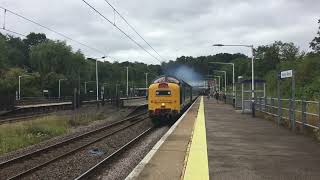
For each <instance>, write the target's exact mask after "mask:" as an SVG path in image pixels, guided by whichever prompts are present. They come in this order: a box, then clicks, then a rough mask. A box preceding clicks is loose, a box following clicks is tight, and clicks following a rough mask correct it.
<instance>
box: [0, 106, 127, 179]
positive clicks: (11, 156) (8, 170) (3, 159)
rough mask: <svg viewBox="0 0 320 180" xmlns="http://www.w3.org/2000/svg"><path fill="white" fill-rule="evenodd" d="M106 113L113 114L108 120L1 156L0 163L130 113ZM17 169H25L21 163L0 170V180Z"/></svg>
mask: <svg viewBox="0 0 320 180" xmlns="http://www.w3.org/2000/svg"><path fill="white" fill-rule="evenodd" d="M106 111H107V110H106ZM107 112H108V113H112V112H113V113H112V116H110V117H109V118H107V119H105V120H103V121H97V122H94V123H92V124H91V125H90V126H85V127H79V128H77V129H75V130H73V131H72V132H71V133H70V134H67V135H64V136H60V137H56V138H53V139H50V140H48V141H45V142H42V143H39V144H36V145H33V146H30V147H27V148H24V149H21V150H18V151H15V152H11V153H8V154H6V155H3V156H2V157H0V162H3V161H5V160H8V159H11V158H13V157H18V156H20V155H23V154H26V153H29V152H33V151H35V150H37V149H39V148H43V147H47V146H49V145H52V144H55V143H57V142H60V141H63V140H66V139H69V138H72V137H75V136H77V135H79V134H82V133H84V132H87V131H90V130H94V129H97V128H99V127H101V126H102V125H105V124H110V123H111V121H112V122H113V121H117V120H121V119H122V118H123V117H124V116H126V115H127V114H128V113H129V112H130V110H128V109H126V110H121V111H117V112H115V111H114V109H111V108H110V109H109V110H108V111H107ZM50 156H51V155H50ZM48 158H49V156H48ZM19 168H22V169H26V166H24V165H23V163H21V164H17V165H16V166H11V167H6V168H3V169H1V170H0V174H1V177H0V179H4V178H5V177H6V176H5V174H8V173H9V174H12V173H15V172H16V170H17V169H19Z"/></svg>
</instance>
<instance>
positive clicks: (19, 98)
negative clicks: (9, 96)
mask: <svg viewBox="0 0 320 180" xmlns="http://www.w3.org/2000/svg"><path fill="white" fill-rule="evenodd" d="M26 76H29V75H21V76H19V90H18V92H19V96H18V100H21V78H22V77H26Z"/></svg>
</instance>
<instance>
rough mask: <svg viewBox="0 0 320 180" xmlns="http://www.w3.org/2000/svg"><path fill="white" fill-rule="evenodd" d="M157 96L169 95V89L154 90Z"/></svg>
mask: <svg viewBox="0 0 320 180" xmlns="http://www.w3.org/2000/svg"><path fill="white" fill-rule="evenodd" d="M156 95H157V96H170V95H171V91H156Z"/></svg>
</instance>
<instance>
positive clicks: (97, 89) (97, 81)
mask: <svg viewBox="0 0 320 180" xmlns="http://www.w3.org/2000/svg"><path fill="white" fill-rule="evenodd" d="M104 58H106V57H105V56H102V57H101V58H100V59H104ZM87 59H90V60H95V61H96V86H97V87H96V91H97V101H99V78H98V58H87Z"/></svg>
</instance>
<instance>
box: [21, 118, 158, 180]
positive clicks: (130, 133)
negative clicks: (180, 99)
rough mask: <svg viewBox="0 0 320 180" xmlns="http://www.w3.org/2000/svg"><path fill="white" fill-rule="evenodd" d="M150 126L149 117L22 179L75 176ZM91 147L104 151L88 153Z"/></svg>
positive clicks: (48, 179)
mask: <svg viewBox="0 0 320 180" xmlns="http://www.w3.org/2000/svg"><path fill="white" fill-rule="evenodd" d="M151 126H152V123H151V122H150V120H149V119H147V120H144V121H141V122H139V123H138V124H136V125H134V126H132V127H130V128H128V129H126V130H123V131H121V132H119V133H116V134H114V135H112V136H110V137H108V138H105V139H103V140H101V141H99V142H97V143H94V144H93V145H90V146H89V147H87V148H85V149H83V150H81V151H78V152H76V153H74V154H72V155H71V156H68V157H66V158H63V159H60V160H58V161H56V162H54V163H51V164H49V165H48V166H46V167H44V168H42V169H41V170H39V171H36V172H35V173H33V174H31V175H29V176H27V177H24V179H46V180H50V179H73V178H76V177H77V176H79V175H80V174H82V173H83V172H85V171H86V170H88V169H89V168H91V167H92V166H94V165H95V164H97V163H98V162H99V161H101V160H102V159H104V158H106V157H107V156H108V155H110V154H112V152H114V151H116V150H117V149H118V148H120V147H121V146H123V145H124V144H126V143H127V142H129V141H130V140H132V139H133V138H134V137H136V136H138V135H139V134H141V133H142V132H143V131H145V130H146V129H148V128H149V127H151ZM92 149H99V150H100V151H102V152H104V154H103V155H100V156H99V155H93V154H92V153H90V150H92Z"/></svg>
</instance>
